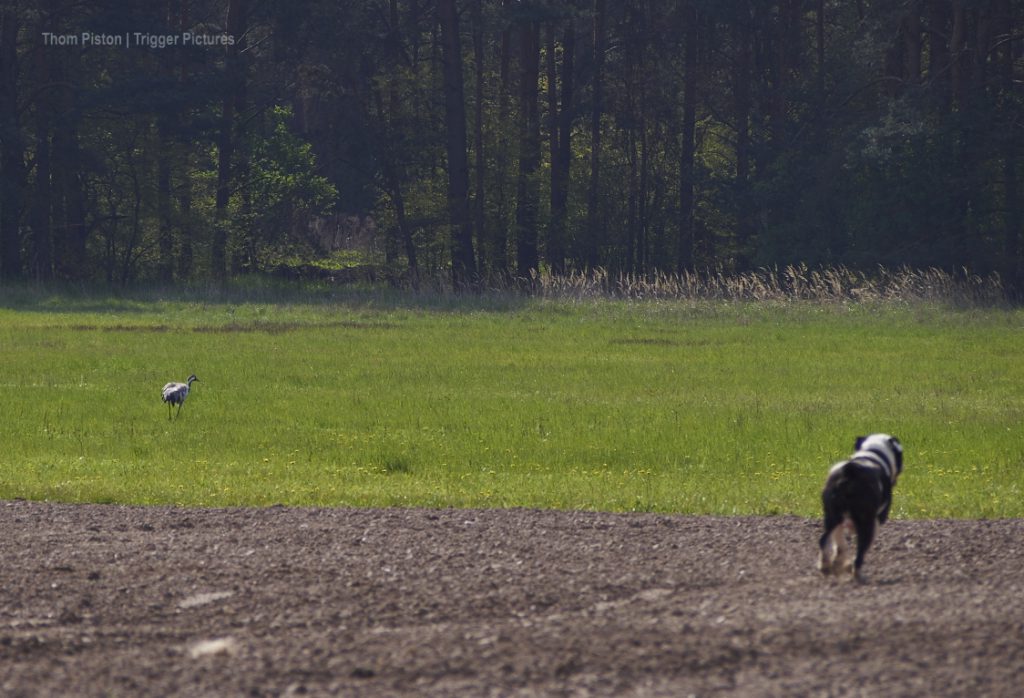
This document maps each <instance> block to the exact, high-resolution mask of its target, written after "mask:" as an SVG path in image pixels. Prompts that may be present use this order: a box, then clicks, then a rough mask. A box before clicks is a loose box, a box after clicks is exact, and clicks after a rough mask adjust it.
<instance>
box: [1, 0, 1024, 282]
mask: <svg viewBox="0 0 1024 698" xmlns="http://www.w3.org/2000/svg"><path fill="white" fill-rule="evenodd" d="M1022 45H1024V0H885V1H882V0H681V1H678V2H671V1H669V0H621V1H620V2H608V1H607V0H550V1H547V2H545V1H541V0H436V1H430V0H287V1H285V0H157V1H154V2H138V1H130V0H95V1H93V2H88V3H82V2H77V1H75V0H33V1H31V2H30V1H29V0H0V281H3V282H13V281H18V280H26V279H27V280H39V281H51V280H57V281H64V280H67V281H73V282H93V283H99V284H109V285H112V286H120V285H127V284H133V283H139V282H143V283H159V284H175V283H187V282H190V281H195V280H209V281H211V282H222V281H225V280H227V279H231V278H234V277H237V276H240V275H244V274H283V275H286V276H288V275H292V276H296V275H297V276H322V277H324V278H327V277H330V278H336V279H344V278H375V279H385V278H386V279H388V280H390V281H391V282H392V283H395V284H400V285H407V286H413V287H415V286H417V285H418V284H419V283H420V281H421V280H422V279H430V280H443V281H444V282H445V283H448V284H451V285H452V286H453V287H455V288H462V287H467V288H469V287H473V286H474V285H476V284H479V283H481V281H482V280H487V279H494V278H505V279H526V280H528V279H530V278H532V277H535V276H536V274H538V273H548V274H553V275H559V274H564V273H568V272H582V273H586V272H588V271H592V270H598V269H600V270H603V272H604V273H612V274H632V275H638V276H643V275H650V274H655V273H668V274H671V273H678V272H683V271H688V270H700V269H715V270H720V271H722V272H724V273H732V272H736V273H742V272H746V271H748V270H752V269H759V268H771V267H776V266H781V265H789V264H797V263H799V264H805V265H809V266H811V267H821V268H825V267H839V266H841V267H849V268H854V269H868V270H870V269H877V268H899V267H909V268H915V269H924V268H932V267H934V268H937V269H946V270H958V269H959V270H964V269H966V270H970V271H971V272H972V273H984V274H990V273H997V274H999V275H1000V277H1001V278H1002V279H1003V282H1004V283H1005V284H1006V285H1007V287H1008V288H1020V286H1021V282H1022V280H1024V277H1022V271H1024V263H1022V262H1024V250H1022V201H1021V180H1022V179H1024V173H1021V172H1020V170H1021V169H1022V166H1021V163H1020V160H1021V159H1022V156H1024V143H1022V137H1021V136H1022V133H1024V130H1022V129H1024V109H1022V103H1024V98H1022V87H1021V79H1022V74H1024V65H1022V63H1024V50H1022Z"/></svg>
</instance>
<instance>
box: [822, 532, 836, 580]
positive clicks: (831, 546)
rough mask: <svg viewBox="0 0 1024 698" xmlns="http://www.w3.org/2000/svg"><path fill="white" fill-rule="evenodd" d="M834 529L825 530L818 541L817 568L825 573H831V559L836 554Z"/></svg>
mask: <svg viewBox="0 0 1024 698" xmlns="http://www.w3.org/2000/svg"><path fill="white" fill-rule="evenodd" d="M835 531H836V529H835V528H833V529H831V530H826V531H825V533H823V534H822V536H821V539H820V540H819V541H818V548H820V551H819V553H818V570H819V571H820V572H821V573H822V574H825V575H828V574H831V573H832V560H833V559H834V558H835V555H836V543H835V540H833V536H834V535H835Z"/></svg>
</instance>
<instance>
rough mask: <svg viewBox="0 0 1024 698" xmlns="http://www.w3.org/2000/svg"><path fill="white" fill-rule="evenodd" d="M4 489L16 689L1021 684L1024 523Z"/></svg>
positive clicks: (10, 660) (3, 660)
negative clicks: (841, 553)
mask: <svg viewBox="0 0 1024 698" xmlns="http://www.w3.org/2000/svg"><path fill="white" fill-rule="evenodd" d="M817 537H818V523H817V522H816V521H809V520H805V519H799V518H793V517H777V518H748V517H738V518H713V517H687V516H657V515H613V514H595V513H579V512H551V511H523V510H511V511H460V510H446V511H429V510H346V509H330V510H320V509H286V508H281V507H276V508H271V509H234V510H194V509H175V508H164V507H156V508H143V507H122V506H73V505H57V504H39V503H30V502H21V501H18V502H0V565H2V566H0V570H2V572H0V574H2V592H0V593H2V597H0V694H2V695H5V696H40V695H41V696H46V695H68V694H76V695H154V696H157V695H158V696H171V695H179V696H198V695H209V696H213V695H217V696H238V695H252V696H262V695H346V696H393V695H431V696H434V695H468V696H535V695H566V696H588V695H595V696H610V695H615V696H686V695H698V696H708V695H744V696H745V695H777V696H796V695H836V696H845V695H870V696H880V695H889V696H897V695H899V696H909V695H914V696H939V695H956V696H1016V695H1020V693H1019V692H1020V691H1021V687H1022V686H1024V555H1022V554H1021V553H1022V552H1024V550H1022V549H1024V522H1022V521H1019V520H1014V521H955V522H953V521H917V522H909V521H894V522H890V523H889V524H888V525H886V526H884V527H883V528H882V529H881V531H880V534H879V537H878V540H877V542H876V544H875V547H874V548H873V549H872V550H871V552H870V553H869V555H868V559H867V564H866V567H865V571H866V576H867V579H868V582H867V583H866V584H862V585H858V584H854V583H850V582H835V581H830V580H826V579H824V578H822V577H821V576H820V575H819V573H818V572H817V571H816V570H815V560H816V548H815V544H816V540H817Z"/></svg>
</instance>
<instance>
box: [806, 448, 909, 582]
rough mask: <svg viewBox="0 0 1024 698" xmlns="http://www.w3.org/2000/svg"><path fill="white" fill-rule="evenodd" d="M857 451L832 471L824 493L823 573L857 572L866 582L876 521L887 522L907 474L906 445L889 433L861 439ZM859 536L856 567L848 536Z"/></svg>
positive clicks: (822, 499) (820, 545)
mask: <svg viewBox="0 0 1024 698" xmlns="http://www.w3.org/2000/svg"><path fill="white" fill-rule="evenodd" d="M854 449H856V452H855V453H854V454H853V455H852V456H851V457H850V459H849V460H844V461H840V462H839V463H836V464H835V465H833V466H832V469H831V470H830V471H829V473H828V479H826V480H825V489H824V491H823V492H822V493H821V502H822V505H823V506H824V509H825V533H824V534H823V535H822V536H821V540H820V541H819V543H818V546H819V547H820V548H821V556H820V557H819V558H818V569H819V570H821V572H822V573H823V574H839V573H840V572H852V573H853V578H854V579H856V580H858V581H860V580H861V576H860V568H861V565H863V564H864V554H865V553H867V551H868V548H869V547H870V546H871V541H872V540H873V539H874V537H875V527H876V521H877V523H878V524H883V523H885V521H886V519H887V518H889V505H890V504H891V503H892V488H893V486H894V485H895V484H896V478H898V477H899V475H900V473H901V472H903V446H902V445H900V441H899V439H897V438H896V437H895V436H890V435H889V434H871V435H870V436H858V437H857V442H856V443H855V444H854ZM853 532H856V534H857V557H856V558H855V559H854V560H853V562H852V563H851V562H850V560H849V554H848V552H849V551H848V548H847V540H846V538H847V534H849V533H853Z"/></svg>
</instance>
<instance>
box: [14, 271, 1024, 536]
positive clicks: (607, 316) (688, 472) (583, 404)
mask: <svg viewBox="0 0 1024 698" xmlns="http://www.w3.org/2000/svg"><path fill="white" fill-rule="evenodd" d="M0 293H2V295H0V356H2V359H3V363H2V376H0V410H2V416H0V498H8V499H9V498H14V497H22V498H31V499H51V500H61V501H73V502H131V503H174V504H182V505H201V506H227V505H269V504H275V503H282V504H288V505H318V506H319V505H327V506H393V505H400V506H428V507H448V506H456V507H511V506H525V507H557V508H586V509H604V510H614V511H634V510H635V511H663V512H689V513H722V514H775V513H795V514H800V515H817V514H818V512H819V508H820V504H819V493H820V489H821V485H822V483H823V481H824V477H825V473H826V471H827V469H828V467H829V465H830V464H831V463H832V462H833V461H835V460H838V459H840V458H842V457H844V456H846V455H847V454H848V453H849V452H850V450H851V446H852V441H853V438H854V437H855V436H856V435H857V434H861V433H868V432H870V431H888V432H891V433H893V434H896V435H898V436H899V437H900V438H901V440H902V441H903V444H904V447H905V449H906V468H905V471H904V477H903V478H902V479H901V481H900V483H899V486H898V487H897V490H896V499H895V503H894V515H895V516H897V517H903V518H907V517H912V518H920V517H925V518H934V517H971V518H974V517H1019V516H1022V515H1024V497H1022V482H1024V438H1022V436H1024V435H1022V428H1024V419H1022V417H1024V343H1022V341H1021V340H1022V338H1024V334H1022V328H1024V312H1022V311H1020V310H1006V309H987V310H979V309H973V310H956V309H949V308H942V307H939V306H937V305H934V304H901V305H898V304H892V305H884V306H879V305H871V306H868V305H843V304H839V303H825V304H822V303H800V302H794V303H788V304H787V303H773V304H766V303H726V302H683V301H666V302H653V301H647V302H627V301H612V300H594V301H585V302H575V303H574V302H571V301H568V300H566V301H551V300H529V299H523V298H516V297H513V296H502V297H495V298H486V297H484V298H476V299H469V300H457V299H452V298H445V297H438V298H429V297H426V298H417V297H415V296H403V295H400V294H389V293H386V292H357V291H351V292H329V291H322V292H321V293H320V295H317V294H315V293H313V292H310V293H305V294H304V293H290V294H289V293H283V294H273V293H236V294H234V295H233V296H232V295H231V294H212V295H211V296H209V298H213V300H209V299H207V300H204V299H203V295H202V294H195V295H193V296H189V295H188V294H177V295H174V294H170V295H168V297H167V298H166V299H161V297H160V296H159V295H158V294H156V293H155V292H151V293H148V294H143V295H138V296H135V297H128V298H115V297H104V296H92V295H88V294H85V295H81V294H71V295H68V294H63V295H62V294H50V293H47V292H44V291H39V290H31V289H20V290H19V289H15V290H12V289H2V290H0ZM191 372H195V373H196V374H197V375H198V376H199V378H200V382H199V383H197V384H195V385H194V390H193V393H192V395H190V396H189V398H188V402H187V403H186V405H185V407H184V409H183V410H182V413H181V416H180V417H179V418H177V419H175V420H168V417H167V408H166V406H164V405H163V404H162V403H161V402H160V399H159V394H160V388H161V386H162V385H163V384H164V383H165V382H167V381H169V380H179V381H180V380H184V379H185V377H186V376H188V374H189V373H191Z"/></svg>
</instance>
